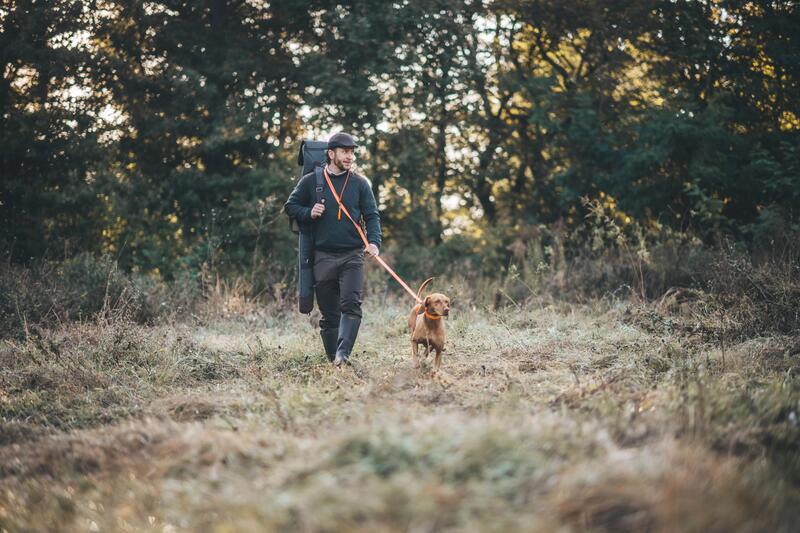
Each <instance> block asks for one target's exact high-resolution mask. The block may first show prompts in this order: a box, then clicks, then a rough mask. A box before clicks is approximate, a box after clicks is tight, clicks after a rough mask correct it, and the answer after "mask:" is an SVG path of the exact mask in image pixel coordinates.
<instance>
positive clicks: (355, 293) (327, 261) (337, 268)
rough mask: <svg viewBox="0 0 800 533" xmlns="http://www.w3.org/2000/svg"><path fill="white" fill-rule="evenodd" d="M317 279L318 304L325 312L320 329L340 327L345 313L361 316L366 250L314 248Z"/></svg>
mask: <svg viewBox="0 0 800 533" xmlns="http://www.w3.org/2000/svg"><path fill="white" fill-rule="evenodd" d="M314 280H315V282H316V284H315V286H314V291H315V293H316V296H317V304H318V305H319V311H320V313H322V320H320V322H319V328H320V330H323V331H324V330H333V329H338V328H339V319H340V317H341V316H342V315H343V314H345V315H352V316H355V317H359V318H361V293H362V290H363V287H364V250H362V249H361V248H357V249H355V250H350V251H347V252H323V251H321V250H316V251H314Z"/></svg>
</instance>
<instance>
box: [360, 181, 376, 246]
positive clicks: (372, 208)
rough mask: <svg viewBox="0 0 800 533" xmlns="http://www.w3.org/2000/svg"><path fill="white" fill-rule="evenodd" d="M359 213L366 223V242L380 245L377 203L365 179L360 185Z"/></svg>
mask: <svg viewBox="0 0 800 533" xmlns="http://www.w3.org/2000/svg"><path fill="white" fill-rule="evenodd" d="M360 196H361V198H360V201H361V214H362V215H363V217H364V222H365V223H366V225H367V242H370V243H372V244H374V245H375V246H377V247H378V248H380V247H381V215H380V213H379V212H378V205H377V203H376V202H375V195H374V194H372V188H371V187H370V185H369V181H367V180H366V179H365V180H364V181H363V182H362V185H361V195H360Z"/></svg>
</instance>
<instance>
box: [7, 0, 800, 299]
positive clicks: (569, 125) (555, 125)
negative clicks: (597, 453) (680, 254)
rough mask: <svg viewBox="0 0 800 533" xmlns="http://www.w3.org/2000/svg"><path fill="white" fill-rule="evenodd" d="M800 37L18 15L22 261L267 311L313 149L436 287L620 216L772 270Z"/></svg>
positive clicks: (402, 14) (621, 12)
mask: <svg viewBox="0 0 800 533" xmlns="http://www.w3.org/2000/svg"><path fill="white" fill-rule="evenodd" d="M797 21H798V12H797V6H796V4H795V3H791V2H784V3H777V4H776V3H770V2H740V1H738V0H726V1H724V2H721V3H716V4H708V3H691V2H678V3H676V2H667V1H662V0H648V1H647V2H633V1H625V2H621V3H617V4H615V6H614V9H611V8H610V7H608V6H605V5H603V4H599V3H592V2H585V1H583V0H570V1H566V2H559V3H557V4H554V3H552V2H544V1H540V0H504V1H497V2H475V1H467V0H459V1H456V2H451V1H445V0H422V1H418V2H382V1H377V0H350V1H347V2H340V3H337V4H336V5H333V4H331V3H329V2H323V1H319V0H309V1H307V2H296V1H289V0H280V1H277V2H269V3H268V4H267V3H259V2H251V1H246V0H207V1H205V2H201V3H197V2H188V1H170V2H166V1H157V2H147V3H130V2H118V1H111V2H106V3H104V4H103V8H102V9H98V10H91V9H90V7H89V6H88V5H86V4H85V3H83V2H74V1H71V0H59V1H57V2H49V3H47V5H44V3H42V2H31V1H21V2H14V3H12V4H10V5H9V6H6V7H3V8H2V9H0V24H2V28H3V31H2V32H1V33H0V44H2V47H0V48H1V49H2V50H3V52H2V55H1V56H0V60H2V61H0V63H1V64H2V66H3V76H2V78H0V140H2V142H3V146H4V147H5V149H4V156H3V157H2V159H0V176H2V178H1V179H2V181H1V182H0V223H1V224H2V228H1V229H0V242H1V243H2V245H3V247H4V250H5V252H6V253H5V255H6V258H7V259H10V260H11V262H13V263H27V262H30V261H31V260H32V259H35V258H42V257H47V258H65V257H70V256H73V255H75V254H77V253H79V252H82V251H86V252H91V253H95V254H100V253H111V254H113V255H114V256H115V257H117V258H118V261H119V264H120V266H121V268H122V269H123V270H125V271H138V272H142V273H151V272H152V273H155V274H156V275H157V276H162V277H164V278H166V279H173V278H176V277H180V276H182V275H183V273H184V272H189V273H190V274H191V275H198V274H200V273H209V272H213V273H214V275H222V276H226V277H230V276H236V275H247V276H249V277H250V280H251V282H250V287H251V289H252V291H253V294H251V295H250V296H254V295H255V294H259V293H260V292H262V291H264V290H266V289H267V288H268V287H269V286H270V285H272V284H275V283H285V282H287V281H289V282H290V281H291V279H292V276H293V274H292V271H293V262H294V258H293V251H292V248H293V238H292V236H291V234H290V233H289V232H288V231H287V230H286V228H285V226H284V225H283V224H280V223H279V222H278V221H279V220H280V217H279V216H278V214H279V213H278V211H279V208H280V205H281V204H282V202H283V200H284V199H285V198H286V196H287V195H288V192H289V190H290V189H291V187H292V185H293V183H294V180H295V179H296V178H297V176H296V175H295V174H296V173H297V168H296V165H295V164H294V157H295V155H296V150H297V147H298V145H299V141H300V139H302V138H303V137H307V136H318V135H321V134H322V133H327V132H331V131H333V130H336V129H340V128H343V129H348V130H351V131H352V132H353V133H354V134H355V135H356V136H357V137H358V138H359V141H360V143H361V145H362V148H361V149H360V151H359V154H358V155H359V164H360V167H361V170H362V171H363V172H364V173H365V174H366V175H367V176H368V177H369V178H370V179H371V182H372V186H373V189H374V191H375V193H376V196H377V197H378V198H379V199H380V202H381V205H382V211H383V213H382V214H383V220H384V227H385V233H386V236H387V239H386V245H387V246H386V248H387V249H391V248H395V249H403V250H405V249H409V248H411V249H413V248H415V247H416V246H419V247H420V249H421V250H424V249H427V248H435V249H438V248H440V247H443V246H444V247H445V248H444V249H443V251H442V252H438V251H437V252H435V254H434V256H435V261H432V262H434V263H435V262H438V261H440V260H441V258H444V260H445V261H452V260H456V261H464V262H466V263H479V266H476V267H475V268H479V269H483V270H484V271H496V272H499V271H502V270H503V269H505V268H507V267H508V265H509V264H510V263H511V262H513V261H514V260H515V258H514V254H513V252H512V251H510V249H509V246H511V245H512V244H513V243H514V242H516V240H517V239H518V238H519V235H518V234H519V232H520V231H523V232H524V228H526V227H538V226H540V225H544V226H545V227H546V228H547V231H546V233H549V234H550V235H556V234H560V232H565V234H568V235H586V236H589V235H590V234H591V233H592V229H591V227H589V226H587V224H588V223H587V221H586V219H585V218H584V215H585V214H586V209H585V206H584V205H583V204H582V202H581V198H582V197H588V198H598V197H599V196H600V193H604V194H605V195H608V196H609V197H611V198H613V200H614V202H615V209H616V210H617V211H618V212H619V213H620V214H621V215H624V216H626V217H630V218H631V219H632V220H634V221H636V223H638V224H639V225H641V226H642V227H649V226H651V225H653V224H660V225H661V226H664V227H666V228H669V229H670V230H673V231H676V232H687V234H688V235H697V236H699V237H700V238H702V239H703V240H704V241H705V242H707V243H710V242H713V241H715V240H718V236H719V235H720V234H730V235H733V236H734V237H735V238H736V239H741V240H743V241H746V242H750V243H757V245H760V243H762V242H763V240H764V239H765V238H768V239H769V240H770V241H771V240H774V237H775V236H779V235H780V233H781V229H780V228H784V229H787V230H796V229H797V226H798V213H797V208H796V206H797V205H798V203H800V196H798V195H800V192H798V191H800V163H799V162H798V161H800V152H798V146H800V143H798V132H800V122H798V121H800V119H799V118H798V116H797V111H796V110H797V109H798V108H800V100H798V95H799V94H800V90H798V83H800V71H799V70H798V67H797V62H796V61H794V58H796V57H797V53H798V46H800V44H798V43H800V37H799V36H798V30H797V28H798V27H800V24H795V23H794V22H797ZM454 206H455V207H454ZM489 235H491V238H488V237H487V236H489ZM548 238H549V237H546V239H548ZM687 238H691V237H687ZM549 244H552V243H545V244H544V245H543V246H547V245H549ZM562 244H563V246H564V250H563V251H564V253H565V254H566V256H569V255H573V256H577V255H579V254H580V253H581V252H580V250H581V249H582V247H584V246H586V245H587V242H579V241H578V240H576V239H563V243H562ZM589 245H590V243H589ZM559 246H560V245H559ZM476 254H477V255H476ZM411 255H412V256H414V257H419V259H420V260H421V261H423V262H424V261H425V258H424V255H425V254H424V252H420V253H419V254H418V253H417V252H414V251H413V250H412V252H411ZM476 257H478V258H477V259H476ZM429 263H430V262H429ZM408 266H409V268H411V269H412V271H419V270H421V268H420V266H419V265H417V266H414V265H408Z"/></svg>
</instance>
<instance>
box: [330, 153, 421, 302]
mask: <svg viewBox="0 0 800 533" xmlns="http://www.w3.org/2000/svg"><path fill="white" fill-rule="evenodd" d="M322 173H323V174H324V175H325V181H327V182H328V187H330V188H331V192H332V193H333V197H334V198H335V199H336V203H337V204H339V210H340V212H341V211H344V214H345V215H346V216H347V218H349V219H350V222H352V223H353V225H354V226H355V227H356V231H358V234H359V235H360V236H361V240H362V241H364V246H367V247H368V246H369V241H367V236H366V235H364V231H363V230H362V229H361V226H359V225H358V223H357V222H356V221H355V220H353V217H351V216H350V212H349V211H348V210H347V208H346V207H345V206H344V204H343V203H342V199H341V198H340V197H339V195H338V194H337V193H336V189H334V187H333V183H332V182H331V178H330V177H329V176H328V167H325V168H323V169H322ZM348 177H350V176H349V173H348ZM342 192H344V189H342ZM373 257H374V258H375V259H376V260H377V261H378V263H380V264H381V266H382V267H383V268H385V269H386V272H388V273H389V274H391V275H392V277H393V278H394V279H396V280H397V283H399V284H400V285H401V286H402V287H403V288H404V289H405V290H406V292H407V293H408V294H410V295H411V297H412V298H414V300H416V302H417V303H422V300H420V299H419V298H418V297H417V295H416V294H414V291H412V290H411V287H409V286H408V285H407V284H406V282H405V281H403V280H402V279H401V278H400V276H398V275H397V273H396V272H395V271H394V270H392V267H390V266H389V265H387V264H386V262H385V261H384V260H383V259H381V258H380V256H377V255H374V256H373Z"/></svg>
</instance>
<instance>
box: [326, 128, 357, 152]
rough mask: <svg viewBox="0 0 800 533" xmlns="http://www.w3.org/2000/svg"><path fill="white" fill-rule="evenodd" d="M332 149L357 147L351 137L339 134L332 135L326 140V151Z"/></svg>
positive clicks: (342, 133)
mask: <svg viewBox="0 0 800 533" xmlns="http://www.w3.org/2000/svg"><path fill="white" fill-rule="evenodd" d="M334 148H358V145H357V144H356V140H355V139H353V136H352V135H350V134H348V133H344V132H339V133H334V134H333V135H331V138H330V139H328V150H333V149H334Z"/></svg>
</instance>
